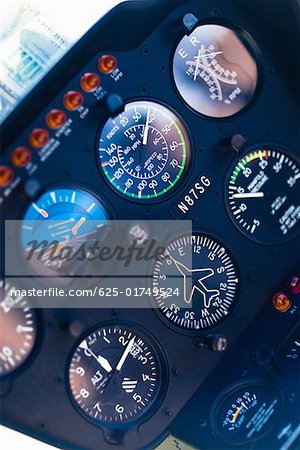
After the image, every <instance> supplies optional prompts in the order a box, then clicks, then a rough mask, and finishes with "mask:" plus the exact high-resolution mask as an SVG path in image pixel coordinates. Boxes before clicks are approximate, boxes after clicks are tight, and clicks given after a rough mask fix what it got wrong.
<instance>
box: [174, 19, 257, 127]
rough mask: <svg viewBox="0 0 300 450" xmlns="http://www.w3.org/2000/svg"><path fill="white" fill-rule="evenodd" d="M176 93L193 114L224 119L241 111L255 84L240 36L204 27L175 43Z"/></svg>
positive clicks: (217, 27) (250, 59)
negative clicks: (176, 44)
mask: <svg viewBox="0 0 300 450" xmlns="http://www.w3.org/2000/svg"><path fill="white" fill-rule="evenodd" d="M173 74H174V80H175V84H176V87H177V89H178V92H179V94H180V95H181V97H182V98H183V100H185V102H186V103H187V104H188V105H189V106H191V107H192V108H193V109H194V110H195V111H197V112H198V113H201V114H203V115H205V116H208V117H214V118H224V117H229V116H232V115H233V114H236V113H238V112H239V111H241V110H242V109H244V108H245V107H246V106H247V105H248V104H249V102H250V101H251V100H252V98H253V96H254V93H255V90H256V86H257V81H258V69H257V64H256V62H255V60H254V58H253V56H252V54H251V53H250V51H249V49H248V48H247V47H246V44H245V42H243V41H242V40H241V36H240V35H239V34H238V33H237V32H235V31H233V30H231V29H230V28H227V27H224V26H221V25H216V24H206V25H201V26H199V27H197V28H196V29H195V30H194V31H193V32H192V33H191V34H190V35H189V36H185V37H184V38H183V39H182V40H181V42H180V43H179V45H178V47H177V49H176V52H175V55H174V62H173Z"/></svg>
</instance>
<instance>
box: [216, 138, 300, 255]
mask: <svg viewBox="0 0 300 450" xmlns="http://www.w3.org/2000/svg"><path fill="white" fill-rule="evenodd" d="M262 149H265V150H271V151H272V150H274V151H277V152H280V153H282V154H284V155H286V156H287V157H288V158H289V159H291V160H294V161H295V163H296V164H298V165H299V167H300V159H299V157H298V156H297V155H296V153H295V152H294V151H291V150H290V149H288V148H287V147H286V146H285V145H281V144H278V143H270V142H269V143H258V144H254V145H249V146H247V148H246V150H245V151H243V153H241V154H239V155H238V156H237V158H235V159H234V161H233V162H232V164H230V167H229V170H228V171H227V172H226V175H225V178H224V183H223V185H224V186H225V189H224V196H223V198H224V204H225V209H226V212H227V215H228V217H229V219H230V222H231V223H232V224H233V225H234V228H235V229H236V230H237V231H238V232H239V233H240V234H241V235H242V236H244V237H246V238H247V239H248V240H249V241H251V242H253V243H255V244H257V245H260V246H261V245H264V246H266V247H272V246H278V247H279V246H282V245H286V244H287V243H289V242H291V241H293V240H294V239H297V237H298V236H297V234H298V233H299V232H298V233H297V230H296V231H294V232H292V233H291V235H290V237H289V238H284V240H283V241H282V240H280V241H276V240H275V241H273V242H265V241H263V240H260V239H257V238H256V237H254V236H253V237H252V236H250V235H249V233H248V232H247V231H246V230H244V229H242V227H240V226H239V224H238V223H236V221H235V220H234V218H233V217H232V212H231V207H230V202H229V196H228V189H229V182H230V179H231V176H232V173H233V171H234V169H235V167H236V166H237V164H238V162H239V161H240V160H241V159H243V158H245V156H247V155H248V154H249V153H252V152H255V151H259V150H262Z"/></svg>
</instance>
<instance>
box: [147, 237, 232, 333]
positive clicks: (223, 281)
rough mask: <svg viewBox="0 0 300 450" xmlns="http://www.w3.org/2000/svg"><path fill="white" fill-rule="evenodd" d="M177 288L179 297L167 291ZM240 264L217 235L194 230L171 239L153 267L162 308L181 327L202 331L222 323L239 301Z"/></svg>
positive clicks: (156, 290)
mask: <svg viewBox="0 0 300 450" xmlns="http://www.w3.org/2000/svg"><path fill="white" fill-rule="evenodd" d="M175 285H176V287H177V288H178V291H179V293H180V294H179V295H180V298H179V297H178V295H177V293H176V294H175V295H165V292H168V289H169V288H170V287H172V289H173V292H177V291H175V290H174V288H175ZM239 285H240V279H239V273H238V268H237V265H236V263H235V261H234V259H233V257H232V256H231V254H230V252H229V251H228V250H227V249H226V247H225V246H224V245H223V244H221V243H220V242H218V241H217V240H215V239H214V238H212V237H210V236H207V235H202V234H193V235H186V236H182V237H180V238H178V239H175V240H174V241H172V242H171V243H170V244H169V245H168V246H167V247H166V251H165V253H164V254H163V255H162V257H161V258H160V260H159V261H157V263H156V265H155V267H154V273H153V291H154V292H157V294H155V301H156V304H157V306H158V308H159V312H160V313H161V314H162V315H163V317H164V318H165V319H166V320H167V321H168V323H170V324H173V325H174V326H176V327H177V328H178V329H182V330H191V331H201V330H205V329H209V328H212V327H215V326H217V325H219V324H220V323H222V322H223V321H224V320H225V319H226V318H227V317H228V316H229V315H230V314H231V313H232V310H233V308H234V306H235V305H236V302H237V299H238V292H239Z"/></svg>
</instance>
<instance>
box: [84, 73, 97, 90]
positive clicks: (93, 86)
mask: <svg viewBox="0 0 300 450" xmlns="http://www.w3.org/2000/svg"><path fill="white" fill-rule="evenodd" d="M80 85H81V88H82V89H83V90H84V91H85V92H95V91H96V90H97V89H98V87H99V86H100V77H99V76H98V75H97V74H95V73H85V74H84V75H83V77H82V78H81V83H80Z"/></svg>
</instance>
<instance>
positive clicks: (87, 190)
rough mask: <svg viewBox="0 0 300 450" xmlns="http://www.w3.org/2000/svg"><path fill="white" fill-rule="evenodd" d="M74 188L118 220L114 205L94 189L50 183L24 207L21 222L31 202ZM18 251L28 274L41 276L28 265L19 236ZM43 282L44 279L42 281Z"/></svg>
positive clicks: (76, 184)
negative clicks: (88, 196) (58, 190)
mask: <svg viewBox="0 0 300 450" xmlns="http://www.w3.org/2000/svg"><path fill="white" fill-rule="evenodd" d="M72 188H74V189H77V190H78V191H81V192H85V193H87V194H89V195H92V196H93V197H95V199H96V200H98V202H99V203H100V204H101V205H102V206H103V208H104V210H105V211H106V213H107V215H108V217H109V221H111V222H112V221H116V220H117V219H118V217H117V214H116V212H115V210H114V209H113V207H112V205H111V204H110V203H109V202H108V201H107V200H106V197H105V196H102V194H101V197H100V196H99V195H98V193H96V192H95V191H94V190H93V188H91V187H89V186H87V185H85V184H79V183H76V182H75V183H72V182H71V183H70V184H69V185H68V184H67V183H66V181H64V182H59V181H58V182H54V183H50V184H47V185H45V186H43V187H42V188H41V189H40V190H39V191H38V192H37V193H36V195H35V196H34V198H32V199H30V201H29V202H27V203H26V205H24V206H23V208H22V210H21V213H20V214H19V217H20V220H21V221H23V220H24V217H25V214H26V212H27V210H28V207H29V205H30V203H31V202H33V201H37V200H39V198H40V197H41V196H42V195H44V194H46V193H47V192H49V191H51V190H56V189H68V190H71V189H72ZM17 246H18V251H19V254H20V256H21V260H22V263H23V265H24V266H25V267H26V270H28V273H30V274H31V275H39V274H37V273H36V271H35V270H34V269H33V268H32V266H31V264H28V262H27V261H26V259H25V258H24V251H23V247H22V241H21V236H18V244H17ZM41 280H42V279H41Z"/></svg>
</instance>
